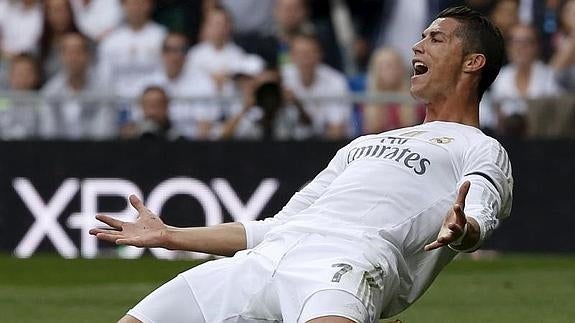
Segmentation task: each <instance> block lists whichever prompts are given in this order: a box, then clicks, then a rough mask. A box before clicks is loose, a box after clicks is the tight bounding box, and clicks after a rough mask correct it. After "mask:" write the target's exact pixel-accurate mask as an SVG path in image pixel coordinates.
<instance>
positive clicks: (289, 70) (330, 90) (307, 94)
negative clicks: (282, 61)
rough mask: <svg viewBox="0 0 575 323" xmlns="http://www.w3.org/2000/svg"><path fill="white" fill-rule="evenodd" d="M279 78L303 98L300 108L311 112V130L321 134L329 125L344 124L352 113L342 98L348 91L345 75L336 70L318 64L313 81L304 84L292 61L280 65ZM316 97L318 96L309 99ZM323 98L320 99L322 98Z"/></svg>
mask: <svg viewBox="0 0 575 323" xmlns="http://www.w3.org/2000/svg"><path fill="white" fill-rule="evenodd" d="M281 72H282V80H283V82H284V84H285V86H286V88H288V89H290V90H291V91H293V92H294V94H295V95H296V96H297V97H298V98H299V99H302V100H303V108H304V110H305V111H306V112H307V113H308V114H309V115H310V117H311V119H312V122H313V127H314V131H315V133H316V134H317V135H320V134H324V133H325V131H326V127H327V126H329V125H339V124H344V125H347V124H348V122H349V119H350V117H351V111H352V106H351V104H349V103H348V102H346V101H345V100H342V99H341V98H343V97H347V96H348V95H349V88H348V86H347V81H346V79H345V76H344V75H343V74H341V73H340V72H338V71H337V70H335V69H333V68H331V67H329V66H327V65H324V64H320V65H319V66H317V67H316V71H315V75H316V76H315V80H314V82H313V84H312V85H311V86H309V87H306V86H305V85H304V84H303V83H302V80H301V75H300V73H299V71H298V69H297V68H296V66H295V65H293V64H288V65H286V66H284V67H283V68H282V71H281ZM308 98H318V99H320V100H308ZM322 98H323V99H324V100H321V99H322Z"/></svg>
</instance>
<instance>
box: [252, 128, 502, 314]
mask: <svg viewBox="0 0 575 323" xmlns="http://www.w3.org/2000/svg"><path fill="white" fill-rule="evenodd" d="M465 181H470V182H471V186H470V189H469V193H468V194H467V198H466V204H465V213H466V215H467V216H468V217H472V218H474V219H475V220H477V222H478V223H479V227H480V241H479V243H478V245H479V244H480V243H482V242H483V241H484V240H485V239H486V238H487V237H489V236H490V235H491V233H492V232H493V230H494V229H495V228H496V227H497V226H498V224H499V222H500V220H501V219H503V218H505V217H507V216H509V214H510V210H511V202H512V188H513V179H512V176H511V165H510V163H509V159H508V157H507V153H506V152H505V150H504V149H503V147H502V146H501V145H500V144H499V143H498V142H497V141H496V140H495V139H493V138H490V137H488V136H486V135H484V134H483V133H482V132H481V131H480V130H479V129H477V128H474V127H471V126H467V125H463V124H458V123H452V122H443V121H435V122H429V123H425V124H422V125H418V126H414V127H409V128H403V129H397V130H392V131H388V132H385V133H381V134H377V135H367V136H363V137H360V138H358V139H356V140H354V141H352V142H351V143H350V144H349V145H347V146H345V147H344V148H342V149H340V150H339V151H338V152H337V154H336V155H335V157H334V158H333V159H332V160H331V162H330V163H329V165H328V166H327V168H326V169H325V170H323V171H322V172H321V173H319V174H318V175H317V176H316V178H314V179H313V181H312V182H310V184H308V185H307V186H305V187H304V188H303V189H302V190H301V191H300V192H298V193H296V194H295V195H294V196H293V197H292V198H291V199H290V201H289V202H288V203H287V205H286V206H285V207H284V208H283V209H282V210H281V211H280V212H279V213H278V214H277V215H275V216H274V217H273V218H269V219H266V220H264V221H246V222H244V223H243V224H244V226H245V229H246V239H247V247H248V249H249V248H253V247H254V246H257V245H258V244H260V242H262V241H273V240H275V239H281V237H282V236H286V235H290V234H291V235H293V234H304V235H305V234H310V233H317V234H321V235H322V237H324V240H325V243H323V244H322V249H315V250H316V252H317V256H315V257H317V258H321V257H322V250H323V252H325V253H326V254H328V255H329V254H333V250H338V249H337V248H340V249H341V248H344V247H346V248H349V252H347V253H345V254H341V255H339V256H338V261H342V262H344V263H346V262H348V263H356V262H358V263H360V264H362V265H361V266H363V265H365V266H367V267H368V268H369V267H370V266H371V267H373V266H376V267H378V266H379V268H386V271H388V272H385V275H384V276H385V282H386V285H385V288H384V290H383V293H384V297H382V299H383V300H384V302H385V304H381V306H382V308H383V316H384V317H389V316H391V315H394V314H396V313H398V312H400V311H401V310H403V309H405V308H406V307H407V306H409V304H411V303H413V302H414V301H415V300H416V299H417V298H418V297H419V296H421V294H423V292H424V291H425V290H426V289H427V288H428V287H429V286H430V285H431V283H432V281H433V280H434V279H435V277H436V276H437V275H438V273H439V272H440V271H441V269H442V268H443V267H444V266H445V265H446V264H447V263H449V261H451V260H452V259H453V258H454V257H455V255H456V254H457V252H455V251H454V250H452V249H450V248H439V249H436V250H433V251H424V246H425V245H426V244H428V243H431V242H432V241H435V239H436V238H437V234H438V232H439V229H440V227H441V225H442V222H443V220H444V218H445V216H446V214H447V212H448V211H449V210H450V208H452V206H453V203H454V201H455V199H456V196H457V192H458V189H459V187H460V186H461V185H462V183H463V182H465ZM330 239H333V240H331V242H330ZM342 241H344V245H342ZM330 243H332V244H333V248H331V249H330ZM475 247H476V246H475ZM313 257H314V256H313V255H310V258H313ZM361 266H358V267H361ZM354 267H355V265H354ZM387 283H389V284H387ZM377 305H380V304H377ZM377 305H376V306H377Z"/></svg>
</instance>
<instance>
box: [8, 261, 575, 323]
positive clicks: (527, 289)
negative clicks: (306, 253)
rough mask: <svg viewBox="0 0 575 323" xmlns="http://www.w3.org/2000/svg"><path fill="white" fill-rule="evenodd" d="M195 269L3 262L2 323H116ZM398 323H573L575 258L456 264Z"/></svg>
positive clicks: (168, 264) (157, 264)
mask: <svg viewBox="0 0 575 323" xmlns="http://www.w3.org/2000/svg"><path fill="white" fill-rule="evenodd" d="M195 264H196V263H194V262H189V261H160V260H156V259H152V258H143V259H139V260H117V259H97V260H83V259H77V260H64V259H61V258H59V257H56V256H51V255H41V256H35V257H33V258H31V259H26V260H22V259H15V258H12V257H10V256H7V255H0V322H2V323H13V322H14V323H28V322H78V323H81V322H86V323H91V322H114V321H115V320H117V319H118V318H119V317H120V316H122V315H123V313H125V311H126V310H127V309H128V308H129V307H130V306H132V305H133V304H135V303H136V302H137V301H138V300H139V299H140V298H142V297H143V296H145V295H146V294H148V293H149V292H150V291H152V290H153V289H154V288H156V287H157V286H159V285H160V284H162V282H165V281H167V280H169V279H170V278H172V277H174V276H175V275H176V274H177V273H178V272H180V271H183V270H185V269H187V268H189V267H191V266H193V265H195ZM394 319H400V320H401V321H402V322H403V323H413V322H418V323H419V322H425V323H434V322H441V323H450V322H453V323H456V322H457V323H460V322H504V323H508V322H522V323H529V322H533V323H542V322H550V323H561V322H565V323H567V322H575V256H543V255H505V256H502V257H499V258H497V259H495V260H485V261H472V260H468V259H462V260H457V261H455V262H453V263H452V264H451V265H449V266H448V267H447V268H446V270H444V271H443V273H442V274H440V276H439V278H438V279H437V280H436V282H435V283H434V285H432V287H431V288H430V289H429V291H428V292H427V293H426V294H425V295H424V296H423V297H422V298H421V299H420V300H419V301H418V302H417V303H416V304H415V305H414V306H412V307H411V308H410V309H408V310H407V311H405V312H404V313H401V314H400V315H398V316H397V317H396V318H394ZM389 321H391V320H382V321H381V322H389ZM288 323H291V322H288Z"/></svg>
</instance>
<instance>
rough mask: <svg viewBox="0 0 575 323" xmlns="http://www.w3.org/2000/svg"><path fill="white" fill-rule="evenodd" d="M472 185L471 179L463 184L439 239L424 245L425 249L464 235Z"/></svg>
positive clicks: (440, 245)
mask: <svg viewBox="0 0 575 323" xmlns="http://www.w3.org/2000/svg"><path fill="white" fill-rule="evenodd" d="M470 185H471V183H470V182H469V181H466V182H464V183H463V184H462V185H461V187H460V188H459V193H458V194H457V199H456V200H455V203H454V204H453V207H452V208H451V210H450V211H449V212H448V213H447V215H446V216H445V219H444V220H443V224H442V225H441V229H440V230H439V234H438V235H437V239H436V240H435V241H433V242H432V243H430V244H428V245H426V246H425V247H424V249H425V251H430V250H434V249H437V248H440V247H443V246H446V245H448V244H450V243H452V242H454V241H456V240H457V239H458V238H459V237H461V235H463V232H464V228H465V224H466V223H467V218H466V217H465V212H464V211H463V210H464V209H465V197H466V196H467V192H469V186H470Z"/></svg>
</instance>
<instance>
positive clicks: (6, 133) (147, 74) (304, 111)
mask: <svg viewBox="0 0 575 323" xmlns="http://www.w3.org/2000/svg"><path fill="white" fill-rule="evenodd" d="M461 4H465V5H467V6H470V7H472V8H474V9H477V10H479V11H481V12H483V13H485V14H486V15H488V16H489V17H490V18H491V19H492V21H493V22H494V23H495V24H496V25H497V26H498V27H499V28H500V29H501V31H502V34H503V35H504V38H505V41H506V49H507V57H506V65H505V66H504V68H503V69H502V71H501V73H500V75H499V77H498V78H497V80H496V81H495V83H494V84H493V85H492V87H491V89H490V90H489V91H488V92H487V93H486V95H485V96H484V98H483V100H482V103H481V122H482V127H484V130H485V131H486V132H489V133H492V134H502V135H519V136H521V135H523V134H524V133H525V131H526V128H527V127H528V125H527V124H526V118H525V114H526V113H527V109H528V107H527V106H528V105H527V102H528V100H530V99H536V98H541V97H553V96H562V95H566V94H570V93H574V92H575V0H466V1H463V0H460V1H457V0H411V1H399V0H353V1H351V0H313V1H306V0H219V1H218V0H186V1H183V0H181V1H179V0H163V1H162V0H42V1H40V0H0V139H2V140H19V139H37V138H38V139H65V140H75V139H89V140H106V139H116V138H124V139H137V138H141V139H145V138H160V139H166V140H186V139H189V140H223V139H258V140H260V139H276V140H304V139H328V140H330V139H342V138H347V137H352V136H357V135H360V134H365V133H374V132H381V131H385V130H389V129H393V128H398V127H403V126H409V125H413V124H417V123H420V122H421V121H422V120H423V118H424V116H425V110H424V107H423V106H421V104H419V103H417V102H415V101H414V100H413V99H412V98H411V97H410V95H409V77H410V75H411V74H412V73H413V72H412V66H411V57H412V49H411V48H412V45H413V44H414V43H415V42H417V41H418V40H419V39H420V38H421V32H422V30H424V29H425V27H426V26H427V25H428V24H429V22H431V21H432V20H433V17H434V16H435V15H436V14H437V13H439V12H440V11H441V10H443V9H444V8H447V7H450V6H454V5H461Z"/></svg>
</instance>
